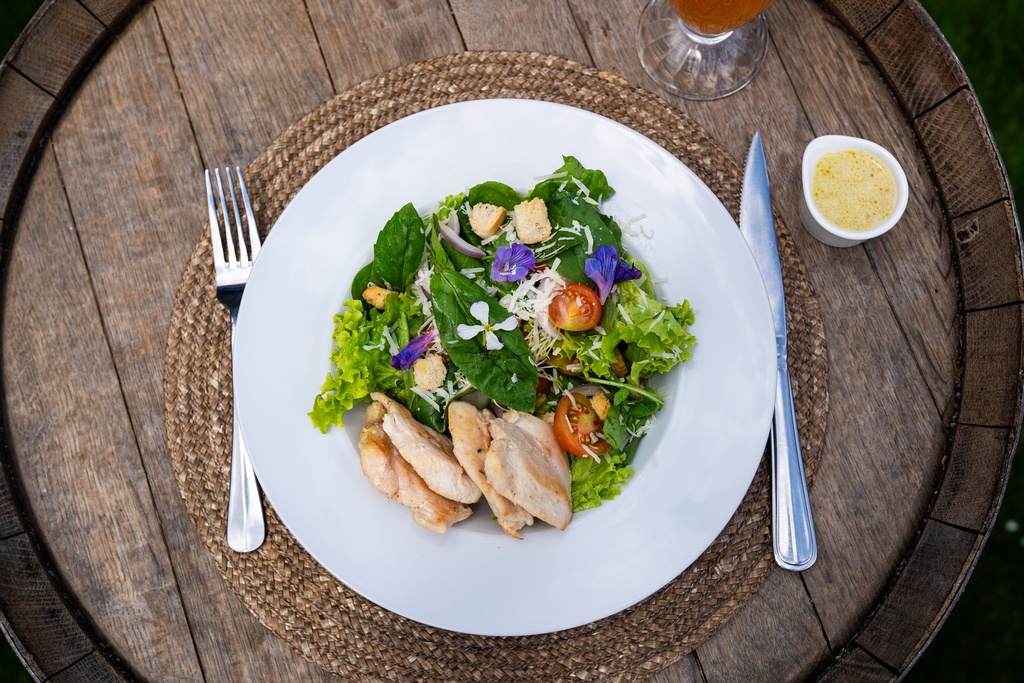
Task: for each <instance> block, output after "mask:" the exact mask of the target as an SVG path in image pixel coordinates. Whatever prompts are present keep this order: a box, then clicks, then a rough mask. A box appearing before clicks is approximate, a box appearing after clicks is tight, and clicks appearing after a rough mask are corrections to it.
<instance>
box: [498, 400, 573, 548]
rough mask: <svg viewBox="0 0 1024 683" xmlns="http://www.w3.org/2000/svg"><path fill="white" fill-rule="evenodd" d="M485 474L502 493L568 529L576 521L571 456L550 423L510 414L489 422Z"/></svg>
mask: <svg viewBox="0 0 1024 683" xmlns="http://www.w3.org/2000/svg"><path fill="white" fill-rule="evenodd" d="M489 427H490V432H491V447H490V449H488V451H487V456H486V457H485V458H484V475H485V476H486V477H487V481H488V483H490V484H491V486H493V487H494V488H495V489H496V490H497V491H498V493H500V494H501V495H503V496H505V497H506V498H508V499H509V500H511V501H512V502H514V503H516V504H517V505H519V506H520V507H521V508H523V509H524V510H526V511H527V512H529V513H530V514H531V515H533V516H534V517H539V518H540V519H542V520H544V521H545V522H547V523H548V524H551V525H552V526H555V527H557V528H559V529H562V530H563V531H564V530H565V527H567V526H568V525H569V522H570V521H571V520H572V501H571V498H570V492H571V488H572V478H571V476H570V474H569V458H568V456H567V455H566V454H565V451H564V450H562V447H561V446H559V445H558V441H557V440H556V439H555V432H554V430H553V429H552V428H551V425H549V424H548V423H547V422H544V421H543V420H541V419H540V418H537V417H534V416H533V415H529V414H527V413H520V412H518V411H515V410H510V411H508V412H507V413H505V416H504V418H502V419H497V418H494V419H492V420H491V421H490V425H489Z"/></svg>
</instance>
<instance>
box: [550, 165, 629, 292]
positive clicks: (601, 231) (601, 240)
mask: <svg viewBox="0 0 1024 683" xmlns="http://www.w3.org/2000/svg"><path fill="white" fill-rule="evenodd" d="M534 193H535V196H539V197H540V198H541V199H543V200H544V203H545V204H546V205H547V207H548V217H549V218H550V219H551V223H552V225H556V226H557V227H556V228H555V230H553V231H552V233H551V237H549V238H548V239H547V240H545V241H544V242H542V243H541V244H540V245H539V246H538V247H537V248H536V249H535V250H534V254H535V255H536V256H537V260H538V261H540V262H542V263H551V262H552V261H553V260H554V258H555V256H558V257H559V258H560V262H559V266H558V272H559V273H561V274H562V275H563V276H565V277H567V278H569V279H570V280H574V281H575V282H587V281H588V278H587V276H586V273H585V272H584V263H585V262H586V260H587V259H588V258H590V256H591V255H592V254H593V249H596V248H597V247H600V246H610V247H615V248H616V249H618V250H619V251H621V250H622V230H621V229H620V228H619V226H618V225H616V223H615V221H614V220H612V219H611V218H608V217H607V216H604V215H602V214H601V213H600V212H599V211H598V210H597V209H596V208H595V207H594V205H593V204H590V203H589V202H585V201H582V200H580V199H579V198H578V197H577V196H576V193H575V192H570V191H569V190H568V188H566V189H564V190H559V189H558V185H554V184H550V182H549V181H545V182H544V183H541V184H540V185H538V186H537V188H536V190H535V191H534ZM577 225H578V226H579V227H577ZM584 226H585V227H586V228H587V229H588V230H589V232H590V236H591V237H592V238H593V247H592V248H591V241H590V239H588V238H587V235H586V230H584V229H583V228H584Z"/></svg>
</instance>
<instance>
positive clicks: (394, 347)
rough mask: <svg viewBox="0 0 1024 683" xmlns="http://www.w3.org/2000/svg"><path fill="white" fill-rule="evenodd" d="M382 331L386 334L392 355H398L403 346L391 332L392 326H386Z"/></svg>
mask: <svg viewBox="0 0 1024 683" xmlns="http://www.w3.org/2000/svg"><path fill="white" fill-rule="evenodd" d="M382 333H383V335H384V339H386V340H387V342H388V349H389V350H390V351H391V355H392V356H395V355H398V352H399V351H401V348H400V347H399V346H398V340H396V339H395V335H394V334H392V333H391V328H390V327H387V326H385V327H384V329H383V330H382Z"/></svg>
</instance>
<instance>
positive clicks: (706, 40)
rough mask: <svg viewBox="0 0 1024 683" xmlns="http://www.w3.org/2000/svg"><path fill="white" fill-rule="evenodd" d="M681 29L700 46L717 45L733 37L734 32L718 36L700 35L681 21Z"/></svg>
mask: <svg viewBox="0 0 1024 683" xmlns="http://www.w3.org/2000/svg"><path fill="white" fill-rule="evenodd" d="M678 21H679V28H680V29H682V31H683V33H685V34H686V37H687V38H689V39H690V40H692V41H693V42H695V43H698V44H700V45H717V44H718V43H720V42H722V41H723V40H725V39H726V38H728V37H729V36H731V35H732V31H726V32H725V33H719V34H717V35H708V34H706V33H699V32H697V31H694V30H693V29H692V28H690V27H689V26H687V25H686V22H685V21H683V20H682V19H679V20H678Z"/></svg>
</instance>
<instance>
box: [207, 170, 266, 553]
mask: <svg viewBox="0 0 1024 683" xmlns="http://www.w3.org/2000/svg"><path fill="white" fill-rule="evenodd" d="M224 172H225V175H226V176H227V182H228V195H229V196H230V197H231V209H232V213H234V217H235V221H234V223H235V226H236V228H237V231H238V257H237V258H236V256H235V242H234V239H233V238H232V236H231V232H232V225H231V214H230V213H229V212H228V203H227V202H226V201H224V185H223V184H222V183H221V179H220V169H214V171H213V175H214V177H215V178H216V180H217V197H216V198H217V199H220V207H221V213H223V215H224V226H223V227H224V237H225V239H226V241H227V247H228V248H227V260H225V258H224V243H223V242H222V241H221V238H220V228H221V225H220V223H219V221H218V220H217V203H216V201H215V198H214V194H213V185H211V183H210V171H209V169H207V171H206V198H207V200H208V201H209V205H210V238H211V241H212V242H213V265H214V270H215V272H216V276H217V300H218V301H220V302H221V304H223V305H224V307H225V308H227V309H228V313H229V314H230V316H231V358H232V373H231V374H232V378H233V377H234V357H235V327H236V326H237V322H238V306H239V304H241V302H242V291H243V290H244V289H245V283H246V281H247V280H248V279H249V271H250V270H252V262H253V261H254V260H256V256H257V255H258V254H259V253H260V235H259V233H258V232H257V231H256V219H255V218H253V215H252V204H251V203H250V202H249V191H248V189H246V187H245V179H244V178H242V172H241V170H239V168H238V167H237V166H236V167H235V173H236V174H237V175H238V189H239V191H240V194H241V195H242V203H243V204H244V206H245V218H246V222H247V223H248V224H249V242H250V244H251V245H252V259H250V258H249V253H248V250H247V249H246V247H245V234H244V232H243V229H242V218H241V216H240V215H239V211H238V199H237V198H236V196H235V186H234V183H233V182H232V181H231V169H230V168H226V169H224ZM234 393H235V392H234V390H233V389H232V392H231V394H232V400H231V413H232V416H233V420H232V421H233V422H234V425H233V427H232V431H231V484H230V489H229V492H228V545H229V546H230V547H231V549H232V550H235V551H236V552H240V553H247V552H251V551H253V550H256V548H258V547H260V545H261V544H262V543H263V539H264V536H265V535H266V532H265V528H264V524H263V506H262V504H261V502H260V491H259V488H258V487H257V485H256V475H255V473H254V472H253V469H252V462H251V461H250V460H249V451H248V450H247V449H246V447H245V441H244V440H243V439H242V430H241V427H240V426H239V422H238V410H237V404H236V402H235V400H234Z"/></svg>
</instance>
